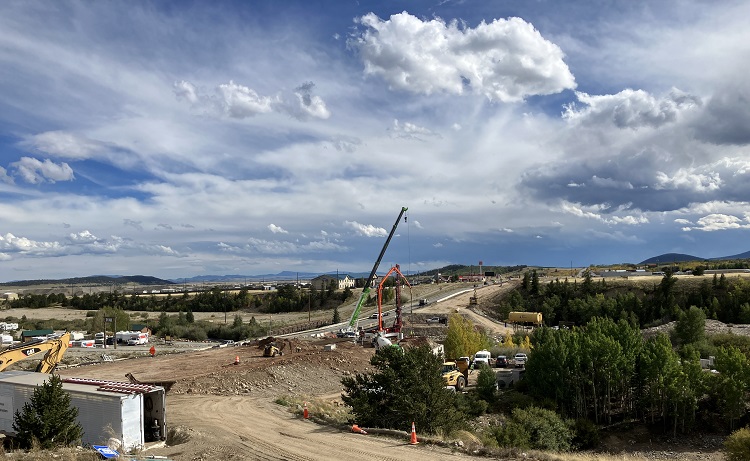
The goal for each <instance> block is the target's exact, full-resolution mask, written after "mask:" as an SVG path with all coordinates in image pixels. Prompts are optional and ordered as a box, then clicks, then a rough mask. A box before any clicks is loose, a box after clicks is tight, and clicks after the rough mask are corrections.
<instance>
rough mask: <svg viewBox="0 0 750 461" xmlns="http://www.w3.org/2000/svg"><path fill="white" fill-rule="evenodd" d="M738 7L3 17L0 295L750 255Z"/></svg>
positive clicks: (160, 8)
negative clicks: (19, 286)
mask: <svg viewBox="0 0 750 461" xmlns="http://www.w3.org/2000/svg"><path fill="white" fill-rule="evenodd" d="M749 16H750V3H748V2H744V1H723V2H709V1H698V0H695V1H690V0H674V1H672V0H665V1H660V2H637V1H631V0H623V1H614V0H612V1H597V2H583V1H581V2H575V1H571V2H560V1H544V0H538V1H534V0H523V1H522V0H497V1H493V0H462V1H452V0H442V1H440V0H438V1H431V2H428V1H420V0H417V1H409V2H366V1H360V2H353V1H352V2H349V1H339V2H334V1H328V2H322V1H318V2H313V1H307V0H306V1H298V2H293V1H288V2H286V1H285V2H278V1H270V0H269V1H263V0H259V1H252V2H248V1H238V2H228V1H227V2H186V1H179V2H126V1H119V2H118V1H111V2H65V1H59V2H28V1H13V0H11V1H5V2H2V3H0V215H1V216H2V219H0V281H10V280H19V279H40V278H60V277H68V276H85V275H93V274H123V275H135V274H145V275H153V276H157V277H165V278H181V277H191V276H195V275H203V274H246V275H254V274H267V273H276V272H279V271H282V270H288V271H299V272H328V271H336V270H338V271H340V272H347V271H350V272H354V271H356V272H367V271H368V270H369V269H370V268H371V267H372V264H373V262H374V259H375V258H376V257H377V254H378V253H379V251H380V248H381V247H382V245H383V243H384V241H385V237H386V236H387V233H388V231H390V229H391V227H392V226H393V222H394V221H395V219H396V216H398V213H399V211H400V209H401V207H402V206H407V207H409V211H408V213H407V216H408V221H407V222H402V223H401V224H400V225H399V228H398V231H397V235H396V236H395V237H394V239H393V241H392V242H391V245H390V247H389V249H388V252H387V253H386V256H385V258H384V260H383V262H382V264H381V269H382V270H383V271H385V270H387V269H388V268H389V267H390V266H391V265H393V264H400V265H401V268H402V271H404V270H406V271H410V272H416V271H420V270H427V269H432V268H435V267H440V266H442V265H444V264H454V263H455V264H467V265H468V264H474V265H476V264H477V263H478V261H480V260H481V261H483V262H484V264H485V265H514V264H528V265H543V266H564V267H567V266H569V265H573V266H577V267H581V266H586V265H589V264H614V263H620V262H639V261H642V260H644V259H646V258H649V257H651V256H655V255H658V254H661V253H668V252H679V253H690V254H695V255H698V256H702V257H718V256H726V255H732V254H737V253H741V252H744V251H748V250H750V243H748V241H750V240H748V233H749V232H750V207H748V201H749V200H750V181H748V179H750V178H748V175H750V148H749V147H748V146H749V144H750V129H749V128H748V127H750V105H749V104H748V100H750V83H748V79H747V75H748V73H750V29H748V28H747V27H746V18H747V17H749Z"/></svg>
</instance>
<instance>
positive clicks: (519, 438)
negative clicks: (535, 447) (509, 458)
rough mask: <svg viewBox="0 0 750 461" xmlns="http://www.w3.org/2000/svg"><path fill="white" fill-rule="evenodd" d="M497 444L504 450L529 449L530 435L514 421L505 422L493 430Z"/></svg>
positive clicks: (521, 425)
mask: <svg viewBox="0 0 750 461" xmlns="http://www.w3.org/2000/svg"><path fill="white" fill-rule="evenodd" d="M493 432H494V435H495V439H496V440H497V444H498V445H499V446H501V447H505V448H521V449H529V448H531V434H530V433H529V431H528V430H526V428H525V427H524V426H523V424H519V423H517V422H515V421H507V422H506V423H505V424H503V425H502V426H497V427H496V428H495V429H494V430H493Z"/></svg>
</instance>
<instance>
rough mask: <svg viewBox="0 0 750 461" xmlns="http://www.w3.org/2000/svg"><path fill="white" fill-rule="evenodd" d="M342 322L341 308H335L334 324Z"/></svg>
mask: <svg viewBox="0 0 750 461" xmlns="http://www.w3.org/2000/svg"><path fill="white" fill-rule="evenodd" d="M339 322H341V316H340V315H339V306H335V307H334V308H333V323H339Z"/></svg>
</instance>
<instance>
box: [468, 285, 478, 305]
mask: <svg viewBox="0 0 750 461" xmlns="http://www.w3.org/2000/svg"><path fill="white" fill-rule="evenodd" d="M477 303H478V299H477V289H476V288H474V295H473V296H471V297H470V298H469V306H476V305H477Z"/></svg>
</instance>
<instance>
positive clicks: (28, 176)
mask: <svg viewBox="0 0 750 461" xmlns="http://www.w3.org/2000/svg"><path fill="white" fill-rule="evenodd" d="M10 166H11V167H13V168H15V174H16V175H18V176H20V177H21V178H22V179H23V180H24V181H26V182H28V183H31V184H40V183H43V182H50V183H54V182H57V181H71V180H73V179H75V176H74V175H73V169H72V168H70V166H69V165H68V164H67V163H65V162H62V163H59V164H57V163H55V162H53V161H51V160H49V159H46V160H44V161H41V160H39V159H36V158H32V157H21V159H20V160H18V161H17V162H13V163H11V164H10Z"/></svg>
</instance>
